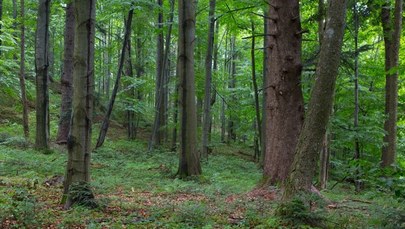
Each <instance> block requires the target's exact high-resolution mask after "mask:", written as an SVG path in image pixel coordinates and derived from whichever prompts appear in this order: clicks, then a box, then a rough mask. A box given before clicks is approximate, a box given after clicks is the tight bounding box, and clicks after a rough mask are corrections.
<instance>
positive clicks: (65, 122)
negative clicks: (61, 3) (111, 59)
mask: <svg viewBox="0 0 405 229" xmlns="http://www.w3.org/2000/svg"><path fill="white" fill-rule="evenodd" d="M73 10H74V8H73V4H72V3H68V4H67V5H66V10H65V11H66V18H65V39H64V60H63V73H62V77H61V91H62V98H61V100H62V102H61V108H60V118H59V129H58V134H57V136H56V142H57V143H60V144H66V143H67V138H68V135H69V129H70V117H71V115H72V96H73V88H72V83H73V67H74V65H73V54H74V53H73V51H74V36H75V16H74V11H73Z"/></svg>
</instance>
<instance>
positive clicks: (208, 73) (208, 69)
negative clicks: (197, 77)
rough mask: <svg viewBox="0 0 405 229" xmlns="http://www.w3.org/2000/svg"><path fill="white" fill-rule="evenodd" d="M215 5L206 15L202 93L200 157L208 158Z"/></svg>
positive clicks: (212, 1) (214, 0)
mask: <svg viewBox="0 0 405 229" xmlns="http://www.w3.org/2000/svg"><path fill="white" fill-rule="evenodd" d="M215 3H216V0H210V9H209V13H208V20H209V26H208V38H207V40H208V44H207V56H206V57H205V93H204V118H203V133H202V156H203V157H204V158H208V153H209V151H210V149H209V144H210V142H209V131H210V126H211V121H212V117H211V90H212V55H213V50H214V40H215Z"/></svg>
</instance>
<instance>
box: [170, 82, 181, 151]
mask: <svg viewBox="0 0 405 229" xmlns="http://www.w3.org/2000/svg"><path fill="white" fill-rule="evenodd" d="M179 83H180V82H177V83H176V89H175V96H174V110H173V126H174V127H173V133H172V147H171V148H172V151H175V150H176V149H177V124H178V119H179V94H180V91H179V90H180V88H179Z"/></svg>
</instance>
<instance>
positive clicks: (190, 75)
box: [178, 0, 201, 177]
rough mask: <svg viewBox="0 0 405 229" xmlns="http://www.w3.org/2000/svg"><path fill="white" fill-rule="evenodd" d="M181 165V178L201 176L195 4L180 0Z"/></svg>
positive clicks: (179, 173) (179, 172)
mask: <svg viewBox="0 0 405 229" xmlns="http://www.w3.org/2000/svg"><path fill="white" fill-rule="evenodd" d="M178 7H179V40H178V47H179V53H178V58H179V67H178V69H179V74H178V75H179V79H180V136H181V137H180V162H179V170H178V175H179V176H180V177H187V176H193V175H200V174H201V165H200V158H199V154H198V152H197V113H196V102H195V80H194V43H195V22H196V21H195V3H194V1H188V0H179V5H178Z"/></svg>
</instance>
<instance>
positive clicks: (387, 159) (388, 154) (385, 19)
mask: <svg viewBox="0 0 405 229" xmlns="http://www.w3.org/2000/svg"><path fill="white" fill-rule="evenodd" d="M402 4H403V1H402V0H396V1H395V12H394V18H392V17H391V1H388V0H386V2H385V4H384V5H383V7H382V10H381V21H382V27H383V30H384V44H385V71H386V82H385V83H386V84H385V114H386V116H387V119H386V120H385V123H384V130H385V131H386V135H385V136H384V146H383V148H382V156H381V161H382V163H381V165H382V166H383V167H386V166H390V165H392V164H393V163H395V157H396V141H397V110H398V109H397V108H398V74H399V73H398V69H395V68H397V67H398V66H399V47H400V41H401V28H402Z"/></svg>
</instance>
